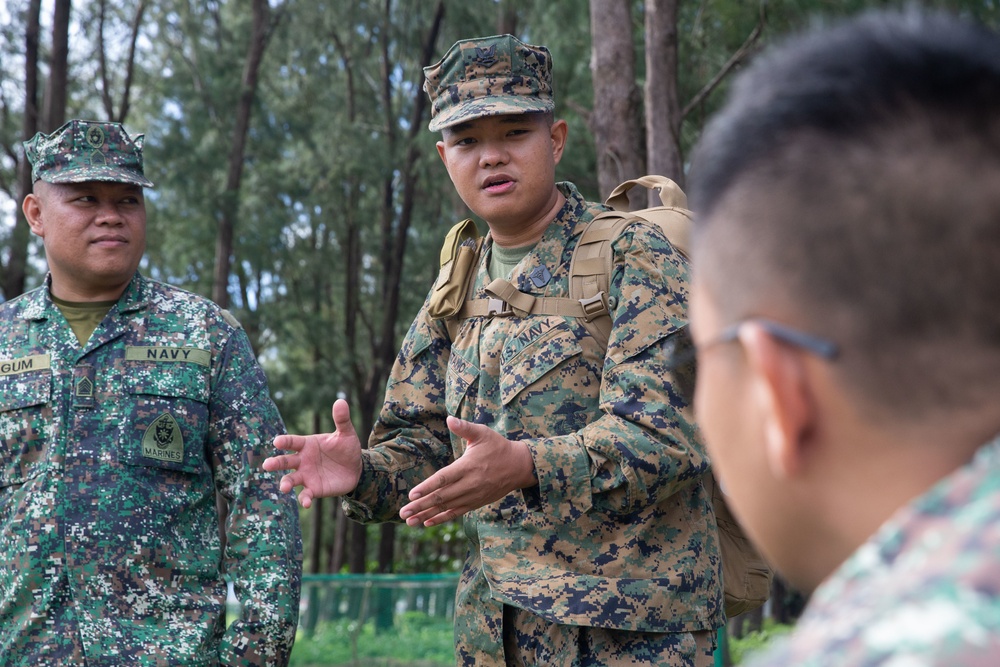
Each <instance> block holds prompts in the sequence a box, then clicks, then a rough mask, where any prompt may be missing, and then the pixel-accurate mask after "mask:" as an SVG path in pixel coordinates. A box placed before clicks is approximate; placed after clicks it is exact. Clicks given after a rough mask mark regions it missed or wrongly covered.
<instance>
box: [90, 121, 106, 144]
mask: <svg viewBox="0 0 1000 667" xmlns="http://www.w3.org/2000/svg"><path fill="white" fill-rule="evenodd" d="M87 143H88V144H90V146H91V147H92V148H100V147H101V146H103V145H104V130H103V129H101V128H100V127H98V126H97V125H91V126H90V127H88V128H87Z"/></svg>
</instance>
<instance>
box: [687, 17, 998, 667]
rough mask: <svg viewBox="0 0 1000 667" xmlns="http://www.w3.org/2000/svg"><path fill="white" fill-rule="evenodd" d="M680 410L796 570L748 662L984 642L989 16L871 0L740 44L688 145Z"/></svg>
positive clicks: (994, 286) (743, 510) (992, 142)
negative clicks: (687, 340)
mask: <svg viewBox="0 0 1000 667" xmlns="http://www.w3.org/2000/svg"><path fill="white" fill-rule="evenodd" d="M691 186H692V196H693V197H692V200H693V207H694V210H695V211H696V212H697V213H698V215H699V216H700V219H699V223H698V224H697V231H696V235H695V241H694V252H693V255H694V256H693V260H692V265H693V266H694V274H695V275H694V282H693V292H692V329H693V336H694V342H695V345H696V347H697V350H698V353H697V354H698V372H699V377H698V387H697V391H696V397H695V406H696V415H697V419H698V423H699V425H700V426H701V428H702V429H703V432H704V433H705V437H706V439H707V443H708V446H709V452H710V454H711V456H712V460H713V463H714V464H715V465H716V466H717V472H718V474H719V475H720V477H721V482H722V484H723V485H725V486H726V489H727V491H728V493H729V494H730V497H731V501H732V504H733V506H734V508H735V510H736V512H737V514H738V515H739V517H740V518H741V520H742V521H743V523H744V525H745V526H746V527H747V529H748V531H749V532H750V533H751V535H752V536H753V537H754V539H755V540H756V541H757V542H758V544H759V546H760V547H761V548H762V550H763V551H764V553H765V555H766V556H767V557H768V558H769V560H770V561H771V562H772V563H773V564H774V565H775V566H776V567H777V568H778V569H779V570H780V571H781V572H783V573H784V574H785V575H786V576H787V577H788V579H790V580H791V581H792V582H793V583H795V584H797V585H798V586H799V587H801V588H802V589H803V590H805V591H808V592H813V596H812V599H811V601H810V603H809V606H808V608H807V611H806V613H805V615H804V617H803V618H802V620H801V622H800V624H799V626H798V627H797V629H796V631H795V632H794V634H793V635H792V637H791V638H790V640H789V641H787V642H786V643H784V644H783V645H782V646H781V647H780V648H778V649H776V650H775V651H774V652H772V653H769V654H767V655H766V656H764V657H762V658H761V660H760V662H759V663H757V664H761V665H800V666H801V665H875V664H887V665H888V664H892V665H904V664H905V665H949V666H954V665H963V666H965V667H968V666H970V665H987V664H989V665H995V664H996V660H997V655H1000V599H998V596H1000V558H998V555H1000V438H998V433H1000V37H998V36H997V35H994V34H991V33H990V32H988V31H986V30H984V29H982V28H980V27H977V26H975V25H971V24H968V23H965V22H962V21H959V20H956V19H953V18H950V17H947V16H944V15H928V14H921V13H918V12H909V13H905V14H873V15H866V16H864V17H861V18H859V19H855V20H853V21H850V22H848V23H846V24H844V25H840V26H839V27H836V28H834V29H830V30H825V31H821V32H817V33H813V34H810V35H807V36H805V37H801V38H798V39H795V40H792V41H791V42H788V43H787V44H785V45H784V46H782V47H780V48H777V49H775V50H774V51H772V52H771V53H770V54H769V55H767V56H765V57H762V58H760V59H759V60H758V61H757V62H756V63H755V64H754V66H753V67H751V68H750V70H749V71H747V72H746V73H745V74H744V75H743V76H742V77H741V79H740V80H739V81H738V83H737V84H736V85H735V86H734V89H733V92H732V97H731V99H730V101H729V103H728V105H727V106H726V108H725V109H724V110H723V111H722V112H721V114H720V115H719V116H718V117H717V118H716V119H715V120H714V122H713V123H712V124H711V125H710V127H709V128H708V129H707V131H706V133H705V136H704V137H703V139H702V143H701V145H700V146H699V150H698V151H697V154H696V157H695V162H694V167H693V171H692V180H691Z"/></svg>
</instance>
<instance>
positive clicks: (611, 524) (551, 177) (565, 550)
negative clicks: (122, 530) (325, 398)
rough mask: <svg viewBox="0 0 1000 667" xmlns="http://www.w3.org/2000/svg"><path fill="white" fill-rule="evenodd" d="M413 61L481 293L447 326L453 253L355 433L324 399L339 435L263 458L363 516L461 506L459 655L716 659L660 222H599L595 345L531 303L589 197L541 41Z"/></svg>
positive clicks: (563, 259) (707, 563)
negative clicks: (370, 420)
mask: <svg viewBox="0 0 1000 667" xmlns="http://www.w3.org/2000/svg"><path fill="white" fill-rule="evenodd" d="M425 74H426V84H425V89H426V91H427V93H428V95H429V97H430V99H431V102H432V114H433V115H432V119H431V123H430V129H431V130H434V131H441V133H442V136H441V141H440V142H439V143H438V144H437V148H438V152H439V154H440V157H441V160H442V162H443V163H444V165H445V167H446V169H447V172H448V175H449V176H450V177H451V180H452V182H453V183H454V185H455V188H456V189H457V190H458V193H459V195H461V197H462V199H463V201H464V202H465V203H466V204H467V205H468V207H469V208H470V209H471V210H472V211H473V212H474V213H475V214H476V215H478V216H479V217H480V218H482V219H483V220H485V221H486V223H487V225H488V227H489V235H488V236H487V237H486V239H485V242H484V243H483V247H482V252H480V253H479V255H478V262H477V263H475V264H473V265H472V267H471V271H470V273H469V276H468V279H469V284H470V293H471V294H470V296H471V297H472V299H473V300H474V301H476V302H478V303H484V302H485V303H490V304H493V305H495V308H490V309H488V310H483V311H482V312H477V313H471V314H470V313H465V311H463V313H464V314H463V313H459V315H458V316H457V317H458V318H459V320H458V321H457V322H455V324H456V325H457V326H455V329H456V331H455V333H454V335H452V334H450V333H449V324H448V322H447V321H446V319H447V318H438V319H435V317H434V313H433V312H432V311H435V310H436V309H435V306H437V305H439V304H438V302H437V296H436V292H437V291H439V290H442V289H444V288H445V287H447V286H448V285H450V284H451V282H452V280H451V279H452V277H453V275H452V269H454V271H456V272H457V271H460V269H457V268H454V267H453V266H452V264H451V263H448V265H447V266H448V267H451V268H446V270H445V271H443V272H442V275H441V276H440V277H439V279H438V283H437V285H436V286H435V287H434V288H433V289H432V290H431V293H430V295H429V298H428V301H427V303H425V305H424V307H423V309H422V310H421V311H420V313H419V314H418V315H417V318H416V320H415V321H414V322H413V324H412V326H411V327H410V330H409V333H408V334H407V336H406V339H405V341H404V343H403V346H402V350H401V351H400V353H399V356H398V358H397V360H396V364H395V367H394V369H393V371H392V376H391V378H390V380H389V382H388V386H387V389H386V397H385V403H384V406H383V409H382V412H381V415H380V416H379V418H378V420H377V423H376V426H375V429H374V432H373V433H372V435H371V438H370V440H369V444H370V449H368V450H367V451H365V452H362V451H361V446H360V442H359V439H358V436H357V435H356V434H355V432H354V429H353V427H352V425H351V421H350V414H349V409H348V406H347V404H346V403H345V402H344V401H338V402H337V403H335V404H334V406H333V417H334V422H335V424H336V429H337V430H336V432H335V433H333V434H324V435H313V436H307V437H301V436H283V437H280V438H278V440H277V441H276V445H277V446H278V448H280V449H287V450H292V451H293V452H295V453H292V454H286V455H282V456H279V457H276V458H273V459H268V461H267V462H266V463H265V465H266V467H267V468H268V469H271V470H275V469H290V468H295V469H297V470H296V471H295V472H292V473H290V474H288V475H287V476H286V477H285V478H284V479H283V481H282V488H284V489H290V488H292V486H297V485H304V486H305V488H304V489H303V491H302V492H301V493H300V496H299V498H300V501H301V502H302V504H303V505H305V506H308V505H309V504H310V502H311V499H312V498H314V497H318V496H331V495H332V496H345V499H346V500H345V503H346V507H347V509H348V512H349V515H350V516H351V517H353V518H356V519H359V520H363V521H388V520H393V519H395V520H398V519H399V518H400V517H401V518H403V519H405V520H406V522H407V523H408V524H410V525H414V526H415V525H425V526H430V525H434V524H437V523H441V522H443V521H447V520H450V519H453V518H455V517H459V516H462V517H463V520H464V526H465V532H466V535H467V536H468V538H469V541H470V549H469V554H468V558H467V560H466V563H465V568H464V571H463V574H462V579H461V583H460V585H459V590H458V600H457V610H456V620H455V625H456V630H455V634H456V644H457V650H456V653H457V660H458V662H459V663H460V664H464V665H488V664H499V665H503V664H512V665H521V664H524V665H537V664H550V665H566V666H569V665H585V664H586V665H590V664H640V663H641V664H658V665H704V664H711V662H712V651H713V642H714V630H715V629H716V628H717V627H718V626H719V625H721V623H722V621H723V611H722V606H721V585H720V573H719V558H718V546H717V538H716V533H715V520H714V517H713V514H712V507H711V504H710V499H709V497H708V495H707V494H706V491H705V488H704V486H703V484H702V479H703V476H704V475H705V473H706V472H707V471H708V461H707V459H706V456H705V453H704V451H703V448H702V445H701V443H700V442H699V440H698V438H697V436H696V433H695V427H694V425H693V423H692V421H691V419H690V416H689V414H688V410H687V404H686V403H684V402H683V401H682V400H681V399H680V398H679V397H678V395H677V393H676V392H675V391H674V390H672V389H671V388H670V386H668V385H667V384H666V382H668V381H669V378H670V374H669V372H668V371H667V370H666V366H665V364H666V361H667V356H668V351H669V349H670V347H671V345H672V344H673V342H674V340H675V339H676V338H677V336H678V335H679V332H680V331H682V330H683V328H684V326H685V321H686V319H685V318H686V312H685V308H686V300H687V293H686V287H685V285H686V283H685V281H686V279H687V273H686V272H687V268H686V264H685V262H684V260H683V259H682V257H681V256H680V255H679V253H677V252H676V251H675V250H674V249H673V247H672V246H671V245H670V243H669V242H668V241H667V240H666V238H665V237H664V235H663V234H662V232H661V231H660V230H659V228H658V227H654V226H651V225H648V224H646V223H642V224H635V225H632V226H631V227H629V228H627V229H626V230H625V231H624V232H623V233H622V234H621V235H620V237H619V238H617V239H615V240H614V243H613V249H614V269H613V272H612V280H611V288H610V292H611V294H610V295H607V297H608V299H607V304H608V307H609V308H610V311H611V315H612V319H613V322H614V327H613V329H612V331H611V335H610V343H609V344H608V346H607V349H606V350H605V347H604V346H603V345H601V344H600V343H598V342H597V341H595V339H594V338H592V337H591V336H590V335H589V334H587V333H586V330H585V328H584V326H583V325H582V324H581V320H580V319H579V318H576V317H567V316H563V315H545V314H540V313H539V311H538V310H536V309H534V307H533V306H529V307H528V308H525V304H526V302H536V303H542V302H544V300H545V299H547V298H551V299H559V298H565V297H566V295H567V294H568V292H569V287H568V275H569V260H570V257H571V256H572V252H573V249H574V247H575V245H576V242H577V239H578V237H579V235H580V234H581V232H582V231H583V228H584V226H585V225H586V223H587V222H588V221H590V220H591V219H592V218H593V217H594V215H595V214H597V213H598V212H599V211H601V210H602V208H601V206H600V205H598V204H593V203H590V202H587V201H586V200H584V198H583V197H582V196H581V195H580V193H579V192H578V191H577V189H576V188H575V187H574V186H573V185H572V184H570V183H556V181H555V168H556V165H557V164H558V162H559V159H560V157H561V156H562V152H563V148H564V146H565V142H566V136H567V126H566V123H565V122H564V121H561V120H554V119H553V116H552V113H553V100H552V81H551V57H550V54H549V52H548V50H547V49H545V48H544V47H539V46H532V45H528V44H524V43H522V42H520V41H519V40H517V39H515V38H514V37H511V36H510V35H504V36H496V37H489V38H484V39H473V40H467V41H462V42H459V43H457V44H455V45H454V46H453V47H452V48H451V49H450V50H449V51H448V53H447V54H446V55H445V56H444V58H443V59H442V60H441V61H440V62H439V63H437V64H436V65H433V66H431V67H428V68H427V69H426V70H425ZM469 242H470V241H469V240H467V241H463V244H465V243H469ZM497 281H500V282H499V283H498V282H497ZM460 282H461V281H460ZM501 283H502V284H503V285H505V286H506V287H505V288H503V289H502V290H501V289H500V288H498V287H497V285H498V284H501ZM462 284H463V285H464V284H465V283H464V282H462ZM498 290H499V291H500V292H503V294H498ZM460 293H461V296H464V292H460ZM504 297H506V298H504Z"/></svg>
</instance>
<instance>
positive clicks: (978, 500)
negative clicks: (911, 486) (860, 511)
mask: <svg viewBox="0 0 1000 667" xmlns="http://www.w3.org/2000/svg"><path fill="white" fill-rule="evenodd" d="M945 444H946V443H942V446H945ZM752 664H753V666H754V667H766V666H770V665H773V666H774V667H779V666H780V667H785V666H786V665H796V666H797V667H833V666H835V665H851V667H874V666H875V665H885V666H886V667H890V666H891V667H995V666H996V665H997V664H1000V437H997V438H996V439H994V440H993V441H992V442H991V443H988V444H986V445H984V446H983V447H982V448H981V449H980V450H979V452H978V453H977V455H976V457H975V458H974V459H973V461H972V462H970V463H969V464H967V465H965V466H964V467H962V468H960V469H959V470H957V471H956V472H954V473H952V474H951V475H950V476H949V477H947V478H945V479H943V480H941V481H940V482H938V483H937V484H936V485H935V486H934V487H932V488H931V489H930V490H929V491H928V492H927V493H925V494H924V495H923V496H920V497H919V498H917V499H916V500H914V501H912V502H911V503H910V504H909V505H908V506H906V507H904V508H903V509H901V510H899V511H898V512H897V513H896V514H895V515H894V516H893V517H892V518H891V519H890V520H889V521H888V522H887V523H886V524H884V525H883V526H882V527H881V528H880V529H879V531H878V532H877V533H876V534H875V535H873V536H872V538H871V539H869V540H868V542H866V543H865V544H864V545H862V547H861V548H860V549H858V550H857V551H856V552H854V554H853V555H851V557H850V558H849V559H848V560H847V561H846V562H845V563H844V564H843V565H841V566H840V568H839V569H838V570H837V571H836V572H835V573H834V574H833V575H831V576H830V577H829V578H828V579H827V581H826V582H824V583H823V584H822V585H821V586H820V587H819V588H818V589H817V590H816V592H815V593H814V594H813V596H812V598H811V599H810V602H809V606H808V607H807V608H806V611H805V614H804V615H803V616H802V618H801V619H800V620H799V622H798V624H797V625H796V629H795V631H794V633H793V634H792V635H791V636H790V637H789V638H787V641H785V642H783V643H782V644H780V645H778V646H777V647H775V648H774V649H773V650H772V651H770V652H768V653H766V654H765V655H762V656H760V657H759V658H758V659H756V660H754V661H753V662H752Z"/></svg>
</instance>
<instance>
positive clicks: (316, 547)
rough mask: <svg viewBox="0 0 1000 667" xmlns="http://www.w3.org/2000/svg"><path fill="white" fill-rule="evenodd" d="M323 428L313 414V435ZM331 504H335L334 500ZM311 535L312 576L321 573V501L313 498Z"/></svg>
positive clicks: (316, 413)
mask: <svg viewBox="0 0 1000 667" xmlns="http://www.w3.org/2000/svg"><path fill="white" fill-rule="evenodd" d="M322 428H323V424H322V423H321V420H320V416H319V413H318V412H314V413H313V423H312V429H313V433H320V432H321V429H322ZM333 502H337V500H336V498H335V499H334V500H333ZM310 529H311V532H312V535H311V536H310V540H311V541H310V543H309V557H310V568H309V571H310V572H312V573H313V574H319V573H320V572H322V571H323V567H322V566H323V563H322V559H323V499H322V498H314V499H313V508H312V523H311V525H310Z"/></svg>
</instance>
